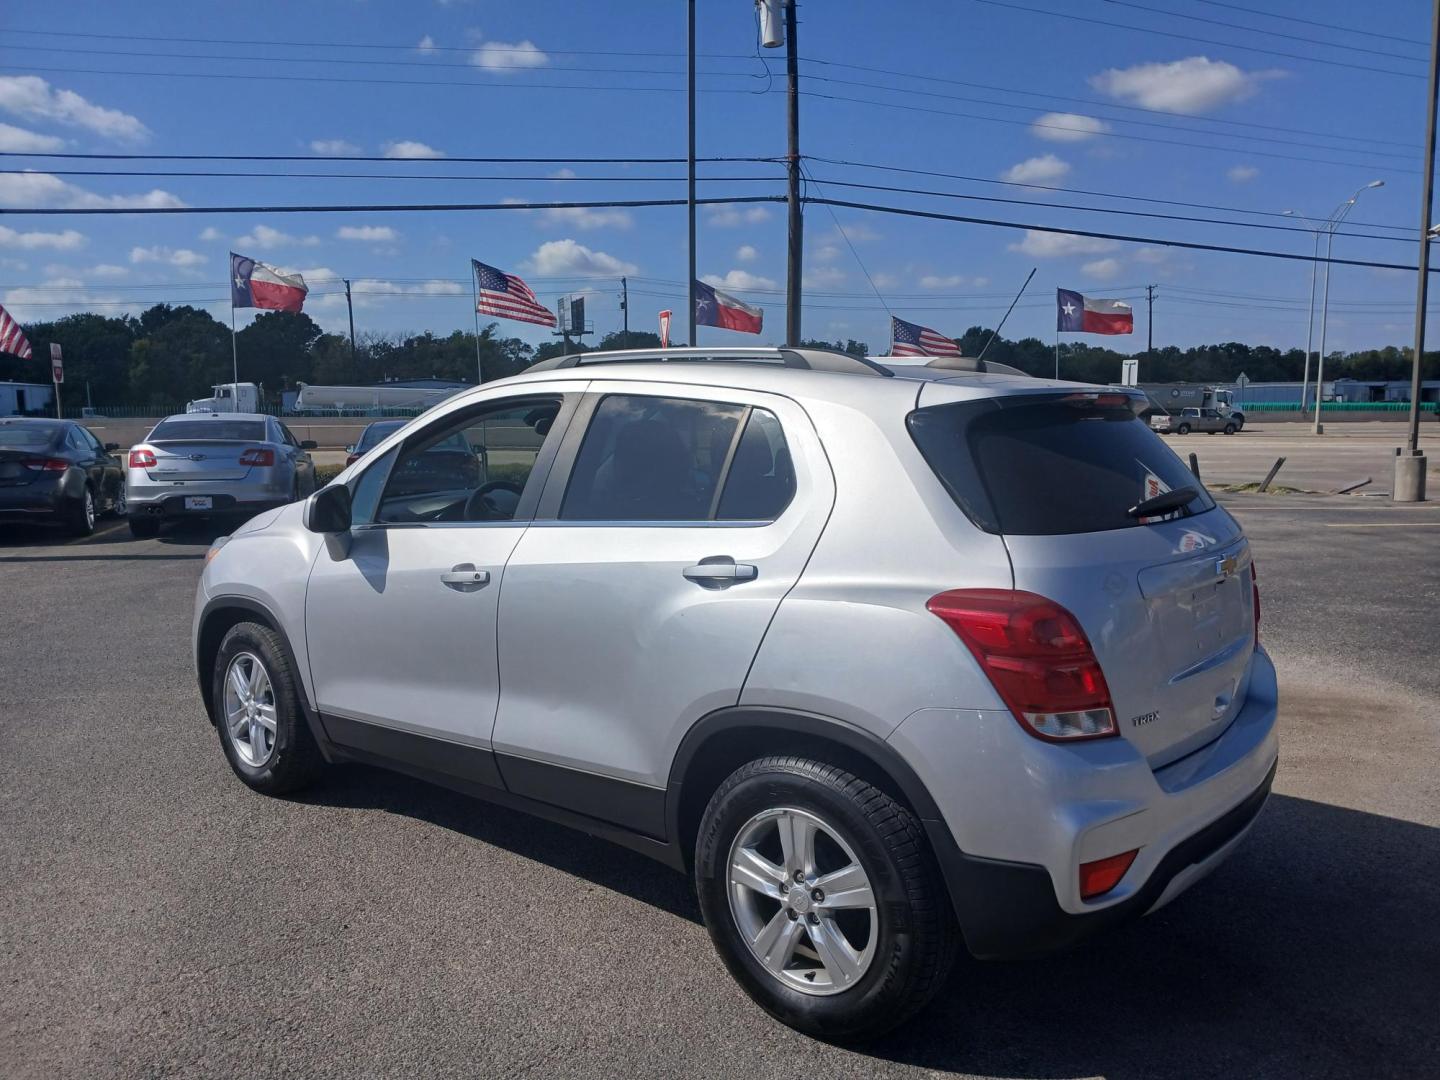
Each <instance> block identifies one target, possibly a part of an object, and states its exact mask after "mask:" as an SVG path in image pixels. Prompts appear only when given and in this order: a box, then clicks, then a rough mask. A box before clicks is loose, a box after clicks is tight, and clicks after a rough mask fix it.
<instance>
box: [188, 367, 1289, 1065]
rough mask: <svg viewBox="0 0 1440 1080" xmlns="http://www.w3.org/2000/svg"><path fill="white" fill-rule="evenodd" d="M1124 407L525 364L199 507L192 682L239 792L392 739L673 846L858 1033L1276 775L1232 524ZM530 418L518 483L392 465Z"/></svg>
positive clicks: (803, 380)
mask: <svg viewBox="0 0 1440 1080" xmlns="http://www.w3.org/2000/svg"><path fill="white" fill-rule="evenodd" d="M1144 408H1145V402H1144V400H1143V398H1141V397H1140V396H1138V395H1136V394H1134V393H1132V392H1127V391H1124V390H1120V391H1114V390H1110V389H1106V388H1097V387H1094V386H1089V385H1085V384H1076V383H1063V382H1051V381H1048V380H1039V379H1032V378H1027V377H1024V376H1010V375H1004V374H996V373H993V372H964V371H955V370H946V369H936V368H928V367H917V366H911V367H906V368H903V369H902V368H899V367H896V368H894V369H892V368H889V367H886V366H882V365H879V364H876V363H874V362H872V361H868V360H863V359H857V358H855V357H850V356H846V355H844V354H840V353H832V352H827V351H824V350H809V349H765V348H754V349H673V350H654V351H638V352H626V353H586V354H584V355H583V356H579V357H576V356H570V357H565V358H561V359H557V360H552V361H547V362H544V363H542V364H539V365H536V366H535V367H534V368H532V369H530V371H528V372H526V373H525V374H522V375H519V376H516V377H514V378H509V379H503V380H499V381H496V382H491V383H486V384H484V386H482V387H478V388H475V389H473V390H470V391H467V392H465V393H462V394H460V395H457V396H456V397H455V398H453V399H451V400H449V401H447V402H445V403H444V404H442V405H439V406H437V407H436V408H435V409H434V410H432V411H431V412H430V413H428V414H427V415H425V416H424V417H422V418H420V419H418V420H416V421H414V422H413V423H412V424H411V425H409V426H407V427H406V428H405V429H403V430H402V431H400V432H395V433H393V434H391V435H389V436H388V437H386V438H385V439H384V440H383V441H382V442H381V443H380V444H379V445H378V446H376V447H375V449H374V450H372V451H371V452H370V453H368V454H367V455H366V456H365V457H363V458H362V459H360V460H359V461H357V462H355V463H354V464H353V465H351V466H350V467H349V468H348V469H346V470H345V471H344V472H342V473H341V474H340V476H339V477H337V479H336V480H335V482H333V483H332V484H330V485H329V486H328V487H326V488H324V489H322V490H321V491H320V492H318V493H317V494H316V495H315V496H314V497H312V498H310V499H308V500H306V501H305V502H304V503H303V504H301V505H297V506H289V507H284V508H281V509H278V510H275V511H271V512H269V513H266V514H263V515H261V516H259V517H256V518H254V519H252V520H251V521H250V522H249V523H247V524H246V525H245V526H244V527H243V528H241V529H239V530H238V531H237V532H236V533H235V534H234V535H233V536H231V537H229V538H223V539H222V541H217V543H216V545H215V547H214V548H212V550H211V552H210V553H209V554H210V556H211V557H210V558H209V560H208V565H207V566H206V568H205V570H204V573H203V576H202V578H201V582H200V587H199V590H198V592H197V594H196V603H195V616H194V642H193V644H194V659H195V663H196V671H197V676H198V679H199V683H200V690H201V693H202V695H203V698H204V701H205V705H206V707H207V709H208V711H209V715H210V717H211V719H212V722H213V723H214V725H215V727H216V730H217V732H218V736H219V740H220V744H221V747H222V749H223V751H224V753H225V755H226V757H227V758H228V760H229V763H230V765H231V767H232V768H233V770H234V772H235V773H236V775H237V776H238V777H239V778H240V779H241V780H242V781H243V782H244V783H246V784H248V785H249V786H250V787H252V788H254V789H255V790H257V791H261V792H267V793H272V794H279V793H282V792H290V791H295V790H298V789H299V788H301V787H303V786H305V785H306V784H307V783H309V782H311V781H312V780H313V779H314V778H315V777H316V775H317V773H318V772H319V771H320V770H321V768H322V767H323V765H324V763H325V762H332V761H358V762H365V763H369V764H374V765H381V766H387V767H390V768H393V769H396V770H398V771H401V772H404V773H407V774H411V775H415V776H420V777H423V778H426V779H429V780H432V781H434V782H436V783H439V784H444V785H448V786H452V787H454V788H457V789H459V790H462V791H466V792H469V793H471V794H474V795H478V796H481V797H483V798H487V799H490V800H493V801H495V802H498V803H501V804H503V805H506V806H511V807H518V808H520V809H523V810H526V811H529V812H532V813H534V814H537V815H539V816H542V817H546V818H550V819H552V820H555V821H559V822H563V823H565V824H567V825H571V826H574V827H576V828H578V829H580V830H582V831H584V832H586V833H588V834H590V835H592V836H598V837H603V838H607V839H609V840H613V841H616V842H618V843H620V844H623V845H625V846H627V847H630V848H632V849H634V850H637V851H641V852H644V853H645V854H647V855H650V856H652V857H654V858H656V859H659V860H661V861H662V862H664V863H667V864H668V865H670V866H673V867H675V868H676V869H678V870H681V871H684V872H686V873H689V874H690V875H692V877H693V881H694V886H695V889H696V891H697V893H698V895H699V903H700V910H701V912H702V914H703V916H704V919H705V924H706V926H707V927H708V929H709V932H710V935H711V938H712V940H713V942H714V944H715V947H716V949H717V950H718V952H719V954H720V957H721V958H722V960H723V961H724V963H725V964H726V966H727V967H728V969H729V970H730V972H731V974H732V975H733V976H734V977H735V978H736V979H737V980H738V981H739V983H740V984H741V985H742V986H743V987H744V988H745V990H746V991H747V992H748V993H749V994H750V995H751V996H752V997H753V998H754V999H755V1001H757V1002H758V1003H759V1004H760V1005H761V1006H762V1007H763V1008H765V1009H766V1010H768V1011H769V1012H770V1013H771V1014H773V1015H774V1016H776V1017H777V1018H779V1019H780V1020H782V1021H784V1022H785V1023H787V1024H790V1025H792V1026H794V1027H796V1028H798V1029H800V1030H802V1031H806V1032H810V1033H813V1034H816V1035H820V1036H823V1037H827V1038H835V1039H846V1040H857V1039H863V1038H866V1037H869V1036H873V1035H875V1034H877V1033H879V1032H881V1031H883V1030H885V1029H887V1028H889V1027H892V1026H893V1025H895V1024H897V1023H899V1022H901V1021H902V1020H904V1019H905V1018H906V1017H908V1016H910V1015H911V1014H913V1013H914V1012H915V1011H916V1010H918V1009H919V1008H920V1007H921V1006H922V1005H924V1003H925V1002H926V1001H927V1000H928V999H929V998H931V997H932V995H934V994H935V993H936V992H937V991H938V990H939V989H940V988H941V987H942V986H944V985H945V981H946V973H947V971H948V970H949V969H950V966H951V962H952V959H953V957H954V956H955V954H956V952H957V951H958V950H959V949H960V948H961V947H962V946H963V947H964V948H966V949H968V950H969V951H970V952H971V953H972V954H974V955H975V956H977V957H983V958H995V957H1010V956H1019V955H1024V954H1029V953H1035V952H1043V951H1045V950H1049V949H1055V948H1060V947H1063V946H1066V945H1069V944H1071V943H1073V942H1075V941H1078V940H1080V939H1081V938H1084V937H1086V936H1088V935H1090V934H1092V933H1095V932H1096V931H1099V930H1101V929H1102V928H1105V927H1109V926H1113V925H1115V924H1117V923H1120V922H1123V921H1125V920H1128V919H1133V918H1138V917H1139V916H1141V915H1144V914H1146V913H1148V912H1151V911H1153V910H1155V909H1156V908H1158V907H1161V906H1163V905H1165V904H1167V903H1168V902H1169V901H1171V900H1172V899H1174V898H1175V897H1176V896H1177V895H1179V894H1180V893H1181V892H1183V891H1184V890H1185V889H1187V888H1189V887H1190V886H1191V885H1192V884H1193V883H1194V882H1195V881H1197V880H1198V879H1199V878H1201V877H1202V876H1204V875H1205V874H1206V873H1207V872H1208V871H1210V870H1211V869H1212V868H1213V867H1214V866H1216V865H1217V864H1218V863H1219V862H1220V861H1221V860H1223V859H1224V858H1225V857H1226V856H1228V855H1229V854H1230V852H1231V851H1233V850H1234V848H1235V846H1236V843H1237V841H1238V840H1239V839H1240V837H1241V836H1242V835H1243V834H1244V833H1245V832H1246V830H1247V829H1248V828H1249V827H1250V825H1251V823H1252V822H1253V821H1254V820H1255V818H1256V815H1257V814H1258V813H1259V812H1260V809H1261V807H1262V805H1263V804H1264V802H1265V800H1266V797H1267V795H1268V793H1269V790H1270V785H1271V781H1272V778H1273V776H1274V771H1275V764H1276V755H1277V744H1276V701H1277V694H1276V679H1275V670H1274V667H1273V666H1272V665H1271V662H1270V660H1269V657H1268V656H1267V655H1266V653H1265V650H1264V649H1263V648H1261V646H1260V643H1259V640H1258V628H1259V611H1260V609H1259V603H1258V594H1257V592H1256V591H1255V580H1254V570H1253V566H1252V562H1251V555H1250V546H1249V544H1248V542H1247V540H1246V538H1245V535H1244V532H1243V531H1242V529H1241V527H1240V525H1239V524H1238V523H1237V522H1236V520H1235V519H1234V518H1233V517H1231V515H1230V514H1229V513H1228V512H1226V510H1224V509H1223V508H1222V507H1220V506H1217V505H1216V503H1215V502H1214V501H1213V500H1212V499H1211V497H1210V496H1209V495H1208V494H1207V493H1206V491H1205V490H1204V488H1203V486H1202V485H1201V483H1200V481H1199V480H1198V479H1197V478H1196V477H1194V476H1192V475H1191V474H1190V472H1189V470H1188V469H1187V468H1186V467H1185V466H1184V464H1182V463H1181V461H1180V460H1179V458H1177V457H1176V455H1175V454H1174V452H1172V451H1171V450H1170V449H1169V448H1168V447H1167V446H1166V445H1165V444H1164V443H1163V442H1162V441H1161V440H1160V439H1158V438H1157V437H1156V436H1155V435H1154V433H1153V432H1151V431H1150V429H1149V427H1148V426H1147V425H1146V424H1145V423H1144V422H1143V421H1142V420H1140V419H1139V417H1138V413H1139V412H1141V411H1143V409H1144ZM522 422H523V423H524V424H526V425H528V426H529V427H531V428H532V429H533V431H534V433H535V434H536V436H537V438H535V440H534V449H533V450H531V451H528V452H527V453H526V454H525V455H524V456H523V457H521V456H520V455H518V454H517V455H516V456H515V458H514V459H513V460H507V462H506V479H505V480H491V481H484V482H480V483H478V484H477V486H475V487H474V488H473V489H463V488H462V489H455V488H451V487H448V486H437V487H435V488H434V489H432V490H428V491H422V490H416V489H415V488H414V487H413V486H412V485H410V484H408V483H406V484H400V485H398V486H397V484H396V482H395V480H396V478H397V477H404V476H405V475H406V472H405V469H406V467H407V464H408V463H409V462H412V461H414V460H415V459H416V457H417V456H419V455H423V454H425V453H426V452H427V450H428V448H429V447H431V446H433V445H436V444H437V443H439V442H441V441H443V440H445V439H448V438H452V437H454V436H456V435H460V436H463V437H464V438H465V439H466V441H467V442H469V443H470V444H471V445H475V446H483V445H485V441H484V432H485V431H486V430H487V429H488V428H489V427H490V426H491V425H492V424H493V427H494V428H495V429H497V430H498V429H501V428H503V427H504V426H505V425H507V424H508V425H512V426H513V425H515V424H517V423H522ZM518 441H519V440H513V441H512V445H513V444H514V443H517V442H518ZM502 592H503V597H504V602H503V604H502V603H500V598H501V596H502ZM1237 917H1243V912H1242V913H1241V915H1239V916H1237ZM636 962H637V963H653V961H652V960H648V959H643V958H642V959H637V961H636ZM685 970H687V971H689V970H691V969H690V968H686V969H685ZM654 975H655V977H656V978H668V977H679V976H674V975H673V973H672V972H671V970H670V969H668V968H663V967H657V969H656V971H655V973H654ZM967 979H968V980H969V983H970V989H969V990H968V991H967V992H970V993H978V994H983V993H984V989H983V979H984V976H983V975H982V974H981V973H980V972H979V971H978V970H974V971H971V972H969V973H967Z"/></svg>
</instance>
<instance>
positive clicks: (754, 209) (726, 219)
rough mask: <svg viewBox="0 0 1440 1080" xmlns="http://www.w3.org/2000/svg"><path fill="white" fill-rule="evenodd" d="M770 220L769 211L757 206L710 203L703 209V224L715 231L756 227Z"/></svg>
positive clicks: (766, 208) (767, 208)
mask: <svg viewBox="0 0 1440 1080" xmlns="http://www.w3.org/2000/svg"><path fill="white" fill-rule="evenodd" d="M769 220H770V209H769V207H767V206H762V205H759V204H756V205H753V206H744V205H741V204H740V203H711V204H710V205H708V206H706V207H705V223H706V224H707V225H713V226H715V227H716V228H717V229H733V228H734V227H735V226H737V225H758V224H760V222H762V221H769Z"/></svg>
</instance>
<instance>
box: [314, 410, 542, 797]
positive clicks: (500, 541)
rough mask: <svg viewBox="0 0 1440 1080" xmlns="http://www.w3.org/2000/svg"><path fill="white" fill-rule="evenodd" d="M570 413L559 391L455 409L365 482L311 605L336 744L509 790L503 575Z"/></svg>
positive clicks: (384, 456)
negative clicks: (498, 756) (502, 685)
mask: <svg viewBox="0 0 1440 1080" xmlns="http://www.w3.org/2000/svg"><path fill="white" fill-rule="evenodd" d="M567 416H568V413H567V410H566V409H565V397H564V395H563V394H561V393H553V392H549V391H547V392H545V393H541V394H535V395H527V396H525V397H523V398H518V397H516V396H514V395H512V396H510V397H507V398H503V399H500V400H492V401H491V402H489V403H483V404H479V405H468V406H464V407H459V408H454V409H450V410H447V411H446V413H445V414H444V415H441V416H439V417H436V418H435V419H434V420H432V421H431V422H430V423H428V424H425V425H423V426H421V427H419V428H416V429H413V430H411V431H410V432H409V433H408V434H406V435H405V437H404V438H399V437H398V436H397V437H396V438H395V439H394V444H393V445H392V446H391V447H390V448H389V449H388V451H387V452H384V453H381V454H379V455H377V456H376V458H375V460H374V461H373V462H370V463H369V464H368V465H367V466H366V468H365V470H364V471H363V472H362V473H360V474H359V475H358V476H357V477H356V478H354V479H353V480H352V481H351V487H352V502H353V506H354V518H353V520H354V522H355V524H354V525H353V527H352V529H351V532H350V533H349V534H348V536H347V537H340V538H334V539H332V540H330V541H329V542H327V546H326V549H325V550H322V551H321V553H320V555H319V557H318V558H317V559H316V561H315V565H314V567H313V568H312V570H311V574H310V582H309V588H308V590H307V592H306V601H305V613H306V625H305V632H306V642H307V646H308V649H309V654H310V668H311V677H312V680H313V683H314V687H315V699H316V704H317V706H318V707H319V710H320V712H321V714H322V717H323V720H324V724H325V727H326V730H327V732H328V733H329V734H330V736H331V738H332V739H334V740H335V741H336V742H338V743H342V744H347V745H350V746H352V747H355V748H358V749H362V750H370V751H373V752H375V753H378V754H381V755H383V756H385V757H387V758H390V759H400V760H402V761H403V760H410V761H411V762H412V763H413V764H416V765H421V766H424V767H426V768H432V769H436V770H438V771H441V772H448V773H452V774H456V775H462V776H469V777H470V778H472V779H476V780H480V781H482V782H488V783H493V782H495V777H494V767H493V765H492V764H490V758H489V753H488V746H489V741H490V731H491V727H492V725H493V722H494V719H495V708H496V703H497V700H498V688H499V684H498V680H497V674H496V658H495V619H496V610H497V607H496V604H497V597H498V595H499V592H500V577H501V574H502V572H503V571H504V568H505V563H506V561H507V560H508V559H509V557H510V554H511V552H512V551H513V550H514V549H515V545H516V543H517V542H518V541H519V539H520V537H521V535H522V534H523V533H524V531H525V527H526V524H527V522H528V520H529V518H530V517H531V515H532V513H533V509H534V506H535V504H536V502H537V500H538V496H539V491H538V489H539V487H540V485H541V484H542V483H543V478H544V474H545V472H546V470H547V468H548V463H549V460H550V459H551V458H553V440H555V439H558V437H559V428H560V427H561V426H562V425H563V422H564V420H565V419H566V417H567ZM547 448H548V450H547ZM462 451H463V452H462ZM485 461H488V463H489V467H488V470H487V469H486V468H484V467H482V462H485ZM347 540H348V543H347ZM437 740H443V741H439V742H437Z"/></svg>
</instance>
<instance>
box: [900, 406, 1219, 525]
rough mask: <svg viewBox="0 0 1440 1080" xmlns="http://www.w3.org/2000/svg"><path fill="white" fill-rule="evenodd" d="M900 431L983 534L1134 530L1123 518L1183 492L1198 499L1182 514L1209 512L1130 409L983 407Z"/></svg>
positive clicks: (942, 412)
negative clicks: (1160, 495)
mask: <svg viewBox="0 0 1440 1080" xmlns="http://www.w3.org/2000/svg"><path fill="white" fill-rule="evenodd" d="M997 401H1004V402H1005V404H1004V405H998V404H997ZM908 423H909V427H910V432H911V435H912V437H913V438H914V439H915V443H916V445H917V446H918V447H919V448H920V452H921V454H923V455H924V457H925V460H926V461H927V462H928V463H929V464H930V467H931V468H932V469H934V470H935V474H936V475H937V476H938V477H939V478H940V480H941V482H942V483H944V484H945V487H946V489H947V490H949V492H950V494H951V495H952V496H953V497H954V499H955V501H956V502H957V503H959V505H960V507H961V509H963V510H964V511H965V512H966V513H967V514H968V515H969V516H970V518H971V519H972V520H973V521H974V522H975V523H976V524H977V525H979V526H980V527H981V528H982V529H985V530H986V531H988V532H999V533H1009V534H1012V535H1019V536H1051V535H1056V534H1061V533H1086V532H1104V531H1107V530H1111V529H1128V528H1136V527H1142V526H1141V522H1140V521H1139V520H1137V519H1136V518H1133V517H1131V516H1130V515H1129V514H1128V513H1127V512H1126V511H1128V510H1129V509H1130V507H1132V506H1134V505H1135V504H1137V503H1139V502H1141V501H1142V500H1143V499H1145V498H1147V497H1149V496H1150V495H1153V494H1155V493H1157V492H1162V491H1173V490H1177V489H1179V488H1182V487H1193V488H1195V489H1196V490H1197V491H1198V492H1199V495H1198V496H1197V497H1196V498H1195V499H1193V500H1192V501H1191V502H1190V504H1189V506H1188V507H1186V509H1187V510H1188V511H1189V512H1190V513H1192V514H1198V513H1203V512H1204V511H1206V510H1209V509H1211V508H1212V507H1213V506H1214V505H1215V504H1214V502H1213V501H1212V500H1211V499H1210V497H1209V495H1208V494H1206V493H1205V491H1204V489H1203V487H1201V485H1200V481H1198V480H1196V479H1195V477H1194V476H1193V475H1191V473H1190V470H1189V469H1187V468H1186V467H1185V465H1184V464H1183V463H1182V462H1181V461H1180V459H1179V458H1178V457H1176V456H1175V454H1174V452H1173V451H1171V450H1170V448H1169V447H1168V446H1166V445H1165V443H1164V442H1163V441H1162V440H1161V439H1160V438H1159V437H1158V436H1156V435H1155V433H1154V432H1152V431H1151V430H1150V428H1149V426H1148V425H1147V424H1145V423H1144V422H1143V421H1141V420H1140V419H1138V418H1137V417H1136V416H1134V414H1132V413H1131V412H1130V411H1129V410H1128V409H1096V408H1093V407H1083V408H1081V407H1075V406H1073V405H1070V404H1061V403H1058V402H1055V401H1050V402H1046V403H1039V404H1018V403H1017V404H1015V405H1011V404H1010V403H1009V400H1006V399H991V400H989V401H984V402H963V403H959V404H955V405H941V406H936V407H932V408H928V409H919V410H917V411H915V412H913V413H911V414H910V418H909V420H908Z"/></svg>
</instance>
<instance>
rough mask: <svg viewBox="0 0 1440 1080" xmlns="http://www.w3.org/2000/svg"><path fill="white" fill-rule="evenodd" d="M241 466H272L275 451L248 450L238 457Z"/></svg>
mask: <svg viewBox="0 0 1440 1080" xmlns="http://www.w3.org/2000/svg"><path fill="white" fill-rule="evenodd" d="M240 464H241V465H274V464H275V451H274V450H260V449H250V450H246V451H245V452H244V453H243V454H241V455H240Z"/></svg>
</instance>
